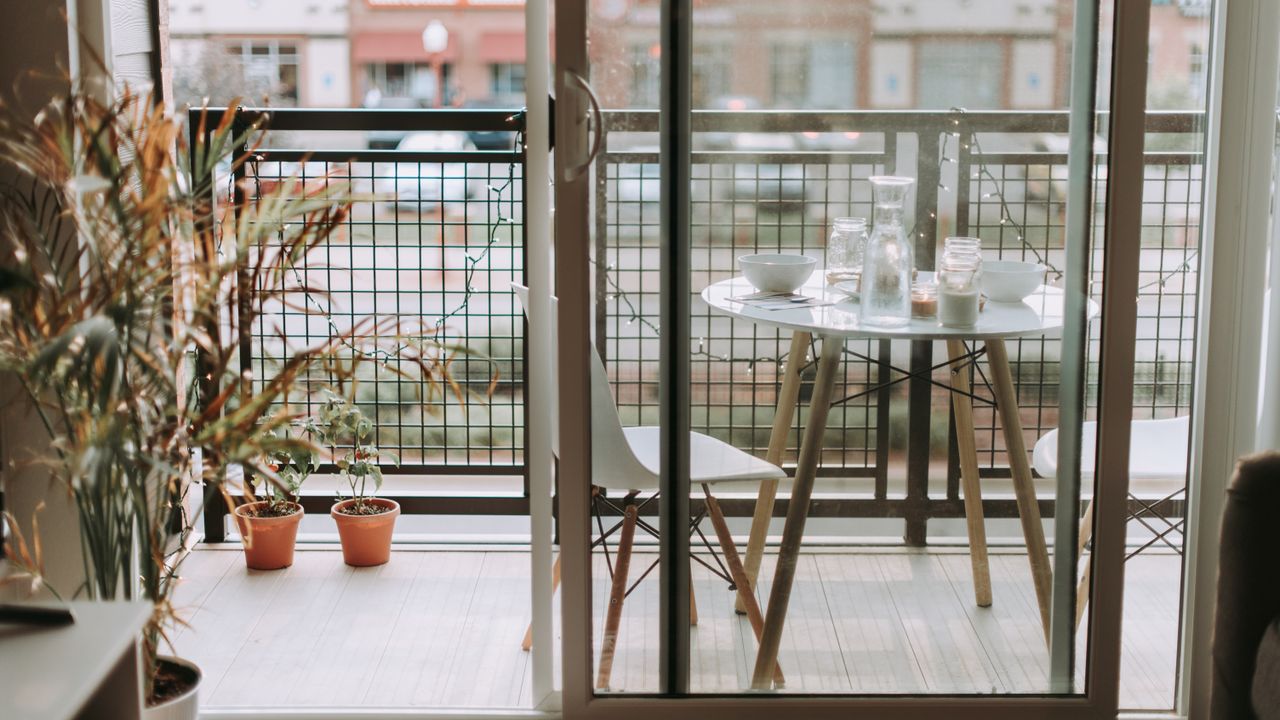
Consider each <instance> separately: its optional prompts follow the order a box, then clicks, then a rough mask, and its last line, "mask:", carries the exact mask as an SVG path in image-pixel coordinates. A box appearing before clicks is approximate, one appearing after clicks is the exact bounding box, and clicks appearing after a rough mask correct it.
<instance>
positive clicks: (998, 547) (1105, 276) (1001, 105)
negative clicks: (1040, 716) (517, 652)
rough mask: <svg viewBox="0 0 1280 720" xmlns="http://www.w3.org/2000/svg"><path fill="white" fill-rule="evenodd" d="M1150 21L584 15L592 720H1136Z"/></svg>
mask: <svg viewBox="0 0 1280 720" xmlns="http://www.w3.org/2000/svg"><path fill="white" fill-rule="evenodd" d="M1150 9H1151V8H1150V7H1149V6H1147V5H1146V4H1145V3H1116V4H1115V7H1114V9H1113V7H1112V4H1111V3H1110V2H1103V3H1101V4H1100V3H1098V2H1089V1H1088V0H1079V1H1076V2H1071V1H1067V0H1039V1H1038V2H1030V3H1020V4H1011V3H1006V2H1002V1H997V0H989V1H981V0H895V1H893V2H874V3H873V2H870V0H867V1H866V2H833V1H831V0H798V1H797V2H792V3H786V4H778V3H766V2H755V1H754V0H752V1H751V2H714V1H710V0H709V1H707V2H687V1H686V2H678V1H676V0H668V1H666V2H649V1H647V0H635V1H628V0H599V1H597V2H592V3H590V4H589V12H588V13H587V16H586V17H583V13H582V7H581V3H574V2H560V3H558V4H557V15H556V38H555V43H556V47H555V58H556V72H555V85H556V90H557V105H556V118H555V132H556V148H557V150H556V155H557V157H556V170H555V182H556V187H555V195H556V239H555V243H556V254H555V271H556V290H557V294H558V295H559V298H560V301H559V304H558V310H557V313H558V321H559V328H560V331H559V345H558V349H559V362H560V368H561V375H560V377H561V382H560V385H559V387H558V392H559V402H560V409H561V418H560V433H561V434H560V437H561V443H560V447H561V454H560V465H559V490H558V501H559V520H560V524H559V531H560V541H561V544H562V558H563V560H562V563H563V583H564V585H563V587H564V594H563V600H562V620H563V642H564V645H563V652H564V671H565V674H564V678H563V681H564V705H565V712H566V715H567V716H571V717H586V716H592V717H595V716H601V717H613V716H620V717H625V716H631V715H636V716H641V715H644V716H647V717H652V716H653V714H654V713H657V712H663V713H671V714H673V715H674V716H677V717H683V716H684V715H685V714H688V715H690V716H693V715H694V714H698V715H699V716H703V717H705V716H706V714H707V712H708V711H709V709H716V710H719V711H724V712H728V711H732V712H734V713H736V714H737V715H742V716H746V717H751V716H755V715H759V716H761V717H764V716H772V717H777V716H779V713H792V714H794V716H800V714H803V715H804V716H806V717H823V716H826V715H828V714H830V715H833V716H834V715H837V714H838V715H841V716H847V715H848V714H849V712H850V711H851V710H855V709H862V710H866V711H867V712H869V713H873V714H874V716H875V717H914V716H928V715H929V714H930V713H932V712H936V711H937V709H938V708H939V707H941V706H942V705H944V704H945V706H946V708H947V709H948V712H950V713H951V714H955V715H959V716H962V717H967V716H970V715H973V716H977V715H979V714H981V715H982V716H985V717H1010V718H1012V717H1024V716H1025V715H1026V713H1028V712H1029V711H1031V710H1032V708H1037V709H1040V710H1043V711H1045V712H1046V713H1049V714H1051V715H1052V716H1054V717H1098V716H1103V715H1107V714H1110V715H1112V716H1114V711H1115V708H1116V706H1117V679H1116V678H1117V676H1118V667H1119V663H1120V645H1119V642H1120V632H1119V629H1120V622H1121V612H1122V606H1121V601H1122V598H1121V592H1120V590H1121V587H1122V583H1123V572H1124V568H1123V564H1122V563H1123V558H1124V554H1125V537H1124V528H1125V514H1126V510H1127V507H1128V505H1127V494H1126V491H1127V489H1128V488H1127V483H1128V478H1127V473H1125V472H1123V471H1120V472H1117V471H1116V468H1124V467H1126V464H1127V459H1128V453H1129V421H1130V418H1131V410H1132V407H1133V398H1132V383H1133V377H1134V359H1135V356H1134V343H1133V340H1132V338H1133V337H1134V328H1135V305H1134V302H1133V298H1134V297H1135V296H1136V295H1137V294H1138V292H1139V287H1138V278H1139V264H1140V260H1141V257H1140V255H1141V252H1140V244H1141V243H1140V242H1137V241H1135V240H1133V238H1138V237H1139V236H1140V231H1141V226H1142V223H1143V216H1142V197H1143V184H1144V181H1143V177H1144V169H1143V168H1144V166H1143V152H1142V148H1143V137H1144V132H1145V128H1144V118H1143V111H1144V103H1143V98H1144V97H1145V93H1144V90H1145V84H1146V74H1147V55H1146V53H1147V37H1148V29H1149V17H1150ZM765 696H769V697H765ZM775 696H776V697H775Z"/></svg>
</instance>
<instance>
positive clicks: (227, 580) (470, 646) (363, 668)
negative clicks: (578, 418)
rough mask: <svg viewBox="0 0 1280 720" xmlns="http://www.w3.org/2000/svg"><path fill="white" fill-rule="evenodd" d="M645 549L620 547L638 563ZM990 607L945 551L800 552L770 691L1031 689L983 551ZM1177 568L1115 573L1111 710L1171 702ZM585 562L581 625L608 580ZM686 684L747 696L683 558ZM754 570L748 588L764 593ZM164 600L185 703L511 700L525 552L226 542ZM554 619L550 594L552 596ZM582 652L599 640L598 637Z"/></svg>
mask: <svg viewBox="0 0 1280 720" xmlns="http://www.w3.org/2000/svg"><path fill="white" fill-rule="evenodd" d="M651 557H652V556H645V555H637V556H636V558H635V560H634V561H633V565H632V567H633V569H635V571H636V572H639V571H640V569H642V568H643V567H645V566H646V565H647V564H648V560H650V559H651ZM991 559H992V568H991V569H992V578H993V584H994V595H995V603H994V605H993V606H992V607H991V608H979V607H977V606H976V605H974V603H973V592H972V586H971V581H970V578H969V559H968V556H967V555H966V554H964V553H963V552H952V551H947V550H941V551H939V550H931V551H928V552H921V551H904V550H899V551H895V550H893V549H874V550H872V549H854V550H838V551H815V552H811V553H806V554H805V555H803V556H802V558H801V564H800V568H799V571H798V573H797V579H796V587H795V591H794V594H793V596H792V604H791V616H790V618H789V620H788V624H787V629H786V633H785V634H784V639H783V646H782V652H781V655H780V661H781V662H782V664H783V670H784V672H785V673H786V676H787V688H786V689H787V691H788V692H853V693H1038V692H1045V691H1046V673H1047V665H1048V662H1047V654H1046V652H1045V649H1044V641H1043V639H1042V635H1041V631H1040V625H1039V620H1038V619H1037V617H1036V614H1035V599H1034V594H1033V591H1032V588H1031V584H1030V578H1029V571H1028V569H1027V562H1026V558H1025V556H1024V555H1021V554H1012V553H999V552H996V553H993V555H992V558H991ZM1180 560H1181V558H1179V557H1178V556H1176V555H1172V554H1164V555H1161V554H1143V555H1140V556H1138V557H1137V558H1135V559H1133V560H1131V561H1130V562H1129V564H1128V566H1127V572H1128V577H1127V582H1126V586H1127V587H1126V593H1125V629H1124V633H1125V635H1124V651H1123V677H1122V682H1121V703H1122V705H1123V706H1124V707H1127V708H1140V709H1166V708H1168V707H1170V706H1171V704H1172V698H1173V683H1174V662H1175V647H1176V642H1177V616H1178V586H1179V565H1180ZM598 565H599V567H598V568H597V571H596V578H597V580H596V588H597V590H596V592H595V603H596V616H597V617H596V623H597V625H601V624H602V623H603V609H604V603H605V600H606V598H607V594H608V590H607V576H606V571H605V568H604V564H603V558H600V559H599V563H598ZM694 568H695V590H696V593H697V600H698V613H699V624H698V626H697V628H696V629H695V630H694V632H693V638H692V640H693V654H694V659H693V669H694V678H693V685H694V689H695V690H700V691H721V692H723V691H735V690H737V689H740V688H743V687H746V686H747V684H748V681H749V673H750V668H751V663H752V662H753V659H754V652H755V642H754V639H753V638H752V636H751V632H750V627H749V626H748V624H747V622H746V620H745V619H744V618H742V617H740V616H737V615H734V614H733V612H732V594H731V593H730V592H729V591H728V589H727V587H726V586H725V585H724V584H723V583H722V582H721V581H719V579H718V578H716V577H714V576H713V575H711V574H710V573H709V572H707V571H706V570H705V569H703V568H701V567H700V566H698V565H696V564H695V566H694ZM770 569H771V568H770V566H769V565H768V562H767V561H766V566H765V568H764V572H763V577H762V582H761V587H760V589H759V591H760V594H761V595H762V596H763V597H765V598H767V597H768V589H769V588H768V581H769V571H770ZM183 577H184V585H183V587H182V588H181V590H180V591H179V594H178V597H177V604H178V606H179V607H180V608H182V609H183V610H182V611H183V614H184V616H185V617H186V619H187V621H188V622H189V623H190V627H188V628H185V629H183V630H180V631H179V632H178V633H177V634H176V635H175V639H174V640H175V646H176V649H177V652H178V653H179V654H180V655H182V656H184V657H187V658H190V659H192V660H194V661H196V662H197V663H199V665H200V666H201V668H202V669H203V670H204V673H205V681H204V685H203V687H202V690H201V704H202V706H204V707H205V708H208V709H216V708H234V707H273V706H288V707H308V706H337V707H361V706H362V707H369V706H382V707H396V708H400V707H415V706H416V707H424V706H431V707H528V706H529V704H530V686H529V682H530V674H529V656H528V654H527V653H524V652H522V651H521V650H520V647H519V643H520V639H521V637H522V635H523V633H524V628H525V625H526V623H527V622H528V612H529V611H528V605H529V583H528V578H529V563H528V555H527V554H526V553H524V552H520V551H505V550H448V551H446V550H440V549H426V548H421V549H418V548H406V549H404V550H399V551H397V552H396V553H395V556H394V557H393V558H392V561H391V562H390V563H389V564H387V565H384V566H382V567H379V568H366V569H353V568H348V567H347V566H345V565H343V564H342V558H341V555H340V554H339V553H338V552H337V551H336V550H334V549H329V548H325V549H307V548H301V549H299V552H298V555H297V559H296V561H295V564H294V566H293V567H291V568H289V569H287V570H283V571H277V572H265V573H264V572H252V571H248V570H246V569H245V568H244V565H243V561H242V556H241V554H240V552H239V551H238V549H236V548H235V546H229V547H228V548H226V549H200V550H197V551H196V552H194V553H193V554H192V556H191V557H190V558H189V559H188V561H187V564H186V565H185V566H184V569H183ZM624 608H625V609H624V612H623V624H622V629H621V633H620V637H619V648H618V653H617V656H616V660H615V664H614V671H613V683H612V685H613V689H615V690H622V691H643V690H653V689H656V686H657V650H658V623H657V617H658V608H657V583H656V582H655V581H654V580H653V579H652V578H650V579H648V580H646V581H645V582H644V583H642V584H641V585H640V586H639V587H638V588H637V589H636V590H635V592H633V593H632V595H631V596H630V597H629V598H628V599H627V602H626V604H625V606H624ZM557 613H558V602H557ZM596 636H597V643H598V642H599V641H598V636H599V633H598V632H597V633H596Z"/></svg>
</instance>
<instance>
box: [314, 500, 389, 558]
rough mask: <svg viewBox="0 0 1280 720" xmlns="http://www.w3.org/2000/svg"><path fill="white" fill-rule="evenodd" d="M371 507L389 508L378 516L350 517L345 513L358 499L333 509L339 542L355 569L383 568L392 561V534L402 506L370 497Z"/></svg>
mask: <svg viewBox="0 0 1280 720" xmlns="http://www.w3.org/2000/svg"><path fill="white" fill-rule="evenodd" d="M367 502H368V503H369V504H371V505H377V506H379V507H384V508H387V512H384V513H378V514H377V515H347V514H346V513H343V512H341V511H342V510H343V509H344V508H348V507H350V506H352V505H354V504H355V500H343V501H342V502H340V503H337V504H336V505H334V506H333V509H332V510H330V511H329V515H331V516H332V517H333V521H334V522H336V523H337V524H338V539H339V540H341V541H342V559H343V560H344V561H346V563H347V564H348V565H352V566H354V567H367V566H370V565H382V564H383V563H385V562H387V561H388V560H390V559H391V532H392V531H393V530H395V527H396V518H398V517H400V503H397V502H396V501H394V500H384V499H383V498H370V499H369V500H368V501H367Z"/></svg>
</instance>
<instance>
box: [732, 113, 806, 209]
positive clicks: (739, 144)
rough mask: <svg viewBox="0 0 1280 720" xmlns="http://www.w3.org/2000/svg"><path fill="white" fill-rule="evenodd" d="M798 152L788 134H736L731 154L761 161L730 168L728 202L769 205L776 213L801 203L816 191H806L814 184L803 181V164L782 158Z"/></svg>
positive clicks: (791, 135)
mask: <svg viewBox="0 0 1280 720" xmlns="http://www.w3.org/2000/svg"><path fill="white" fill-rule="evenodd" d="M799 150H800V148H799V143H798V142H797V140H796V137H795V135H793V134H790V133H754V132H751V133H746V132H744V133H735V134H734V135H733V138H732V140H731V141H730V152H732V153H742V154H751V155H753V156H762V157H752V158H751V159H750V160H749V161H745V160H744V161H743V162H735V163H734V164H733V182H732V183H730V184H728V187H729V188H730V193H729V198H728V199H731V200H735V201H739V202H741V201H754V202H755V203H756V204H757V205H761V204H769V205H773V206H774V209H778V210H782V209H786V208H787V207H790V206H798V205H800V204H802V203H804V200H805V197H806V195H807V193H810V192H815V191H816V190H815V189H814V188H812V187H809V186H810V185H812V184H813V183H812V182H807V181H806V178H805V172H804V165H803V164H801V163H798V162H787V161H786V160H787V158H785V157H781V156H785V155H788V154H793V153H796V152H799ZM815 182H816V181H815ZM722 185H723V184H722Z"/></svg>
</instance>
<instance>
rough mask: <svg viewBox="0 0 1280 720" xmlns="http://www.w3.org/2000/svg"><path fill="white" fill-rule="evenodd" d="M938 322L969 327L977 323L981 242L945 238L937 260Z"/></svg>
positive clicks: (980, 277)
mask: <svg viewBox="0 0 1280 720" xmlns="http://www.w3.org/2000/svg"><path fill="white" fill-rule="evenodd" d="M937 278H938V322H939V323H941V324H942V325H943V326H945V327H959V328H965V327H973V326H974V325H976V324H977V322H978V310H979V302H978V295H979V293H980V288H981V283H982V241H981V240H979V239H978V238H971V237H949V238H947V239H946V240H945V241H944V242H943V248H942V258H941V259H940V260H939V261H938V274H937Z"/></svg>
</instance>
